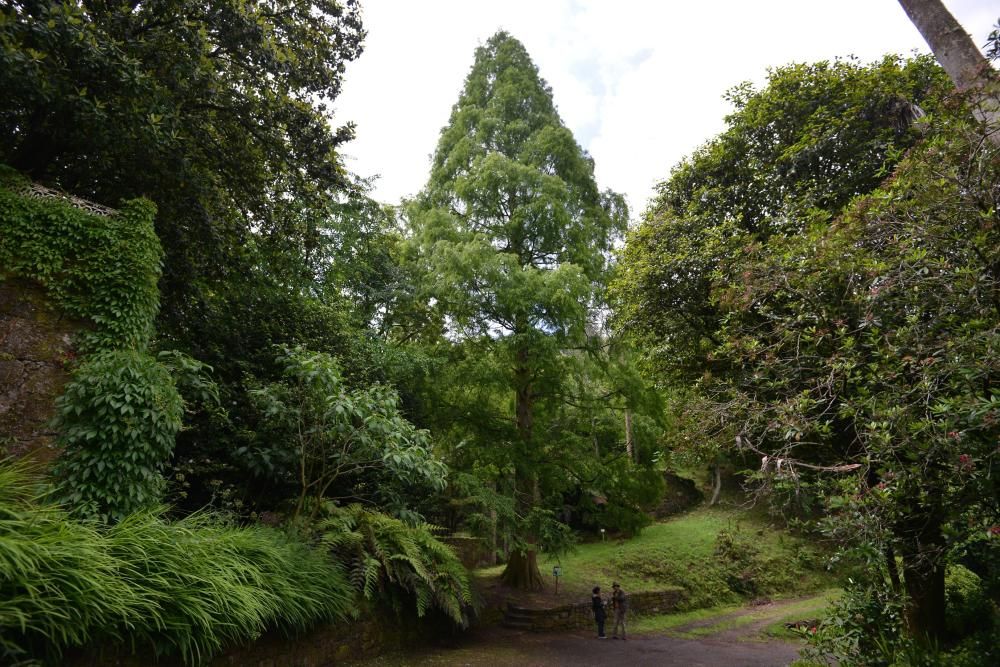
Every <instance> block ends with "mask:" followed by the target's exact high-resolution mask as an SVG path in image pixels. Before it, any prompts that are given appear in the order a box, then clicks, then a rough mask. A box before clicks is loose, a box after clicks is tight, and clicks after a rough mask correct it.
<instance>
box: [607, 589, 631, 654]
mask: <svg viewBox="0 0 1000 667" xmlns="http://www.w3.org/2000/svg"><path fill="white" fill-rule="evenodd" d="M611 608H612V609H614V611H615V625H614V628H612V630H611V638H612V639H618V638H619V637H618V626H621V628H622V636H621V639H622V640H623V641H624V640H625V639H626V637H625V614H626V613H627V612H628V597H627V596H626V595H625V591H624V590H623V589H622V587H621V586H619V585H618V582H617V581H616V582H615V583H613V584H611Z"/></svg>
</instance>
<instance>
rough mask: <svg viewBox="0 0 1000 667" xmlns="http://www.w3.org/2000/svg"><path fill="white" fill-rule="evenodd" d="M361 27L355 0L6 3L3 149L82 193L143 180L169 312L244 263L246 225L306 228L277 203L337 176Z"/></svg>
mask: <svg viewBox="0 0 1000 667" xmlns="http://www.w3.org/2000/svg"><path fill="white" fill-rule="evenodd" d="M363 35H364V32H363V30H362V28H361V24H360V17H359V10H358V7H357V5H356V3H355V2H353V1H351V0H348V1H347V2H336V1H335V0H310V1H308V2H300V1H298V0H295V1H292V0H278V2H274V3H264V4H261V3H255V2H251V3H246V2H238V1H235V0H212V1H211V2H208V3H205V2H201V1H200V0H152V1H151V2H141V3H125V4H116V3H111V4H107V3H97V4H95V3H90V2H61V3H47V2H4V3H2V4H0V90H4V91H5V92H6V97H5V102H4V105H3V111H2V112H0V161H2V162H6V163H8V164H11V165H12V166H14V167H15V168H16V169H18V170H20V171H22V172H25V173H27V174H28V175H29V176H30V177H31V178H33V179H34V180H36V181H40V182H43V183H53V182H58V183H60V184H61V185H62V187H64V188H66V189H68V190H69V191H71V192H73V193H74V194H77V195H79V196H84V197H87V198H89V199H92V200H94V201H100V202H117V201H119V200H121V199H129V198H133V197H138V196H140V195H144V196H146V197H148V198H149V199H151V200H152V201H153V202H154V203H155V204H156V205H157V207H158V209H159V216H158V217H157V231H158V232H159V234H160V237H161V239H162V241H163V245H164V248H165V250H166V253H167V257H168V262H167V264H166V271H167V280H166V281H165V283H164V293H163V296H164V306H165V309H164V310H165V312H164V313H163V316H164V320H165V321H166V322H169V323H170V324H171V325H172V330H173V332H175V333H180V332H181V331H182V328H181V325H182V324H183V323H185V322H187V323H193V322H192V320H196V319H197V315H198V310H197V308H196V307H195V306H196V304H197V303H198V301H199V299H201V298H206V297H209V296H210V294H211V289H210V287H211V281H215V280H218V279H225V278H227V277H228V274H229V272H231V271H232V272H235V273H236V274H237V275H239V272H240V270H241V269H246V268H248V263H247V262H246V261H245V260H246V259H247V255H246V253H245V252H244V250H243V248H244V246H245V244H246V242H247V240H248V237H249V236H250V235H251V226H253V228H254V229H256V230H257V231H258V232H259V233H260V234H262V235H272V234H273V235H275V236H284V237H288V238H294V239H296V240H297V241H298V242H299V243H301V244H302V245H308V244H309V243H310V242H311V241H314V240H315V239H316V238H317V237H318V235H319V232H318V231H317V230H316V229H315V227H311V226H308V225H306V226H300V225H299V224H298V221H299V219H298V218H296V217H295V216H293V215H291V213H290V212H289V211H287V210H286V208H285V202H288V201H295V202H297V203H298V204H299V205H307V204H314V205H321V204H323V203H325V202H327V201H329V198H330V197H329V196H330V194H331V191H336V190H341V189H344V188H346V187H347V178H346V176H345V172H344V170H343V168H342V166H341V165H340V161H339V157H338V155H337V150H338V149H339V147H340V146H341V144H343V143H344V142H345V141H347V140H348V139H349V138H350V137H351V134H352V130H351V128H350V126H348V127H342V128H339V129H337V128H335V127H331V125H330V122H329V118H328V115H327V110H328V105H329V104H330V102H331V101H332V100H333V99H334V98H335V97H336V96H337V95H338V94H339V92H340V88H341V83H342V80H343V74H344V63H345V62H347V61H350V60H352V59H354V58H356V57H357V56H358V55H359V54H360V52H361V47H360V42H361V39H362V38H363Z"/></svg>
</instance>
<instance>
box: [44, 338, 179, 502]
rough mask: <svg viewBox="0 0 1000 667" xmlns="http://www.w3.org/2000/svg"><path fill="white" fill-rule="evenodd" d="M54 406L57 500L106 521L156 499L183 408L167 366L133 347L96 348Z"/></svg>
mask: <svg viewBox="0 0 1000 667" xmlns="http://www.w3.org/2000/svg"><path fill="white" fill-rule="evenodd" d="M56 408H57V411H58V412H57V417H56V427H57V429H58V431H59V437H58V442H59V444H60V445H61V446H62V447H63V448H64V449H65V451H64V453H63V455H62V457H61V458H60V459H59V461H58V463H57V465H56V469H55V474H56V475H57V477H58V478H59V479H60V494H61V495H62V497H63V498H65V499H66V500H67V501H68V502H69V503H71V504H72V505H73V506H75V507H76V508H78V509H79V510H80V511H82V512H84V513H86V514H90V515H92V516H98V517H102V518H104V519H114V520H117V519H121V518H123V517H124V516H125V515H127V514H130V513H132V512H134V511H136V510H138V509H140V508H143V507H149V506H150V505H154V504H156V503H157V502H159V500H160V497H161V494H162V491H163V487H164V479H163V475H162V472H163V468H164V465H165V464H166V463H167V461H168V459H169V458H170V454H171V452H172V451H173V446H174V436H175V435H176V434H177V432H178V431H179V430H180V427H181V417H182V415H183V411H184V404H183V401H182V400H181V397H180V394H178V393H177V389H176V386H175V384H174V379H173V378H172V377H171V375H170V373H169V371H168V370H167V368H165V367H164V366H163V365H162V364H160V363H158V362H157V361H156V360H155V359H154V358H152V357H151V356H149V355H148V354H145V353H142V352H137V351H135V350H130V349H123V350H113V351H105V352H98V353H97V354H94V355H91V356H90V357H88V358H87V359H86V360H85V361H84V362H83V363H82V364H81V365H80V366H79V367H78V368H77V369H76V370H75V371H74V372H73V376H72V378H71V380H70V382H69V383H68V384H67V385H66V388H65V391H64V393H63V395H62V396H60V397H59V398H58V399H57V401H56Z"/></svg>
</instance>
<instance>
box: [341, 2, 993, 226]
mask: <svg viewBox="0 0 1000 667" xmlns="http://www.w3.org/2000/svg"><path fill="white" fill-rule="evenodd" d="M361 3H362V7H363V12H364V22H365V26H366V28H367V30H368V38H367V40H366V44H365V52H364V54H363V55H362V56H361V58H360V59H358V60H357V61H356V62H354V63H351V64H349V65H348V69H347V80H346V83H345V86H344V91H343V94H342V95H341V97H340V98H338V100H337V103H336V105H335V106H336V114H335V121H336V122H337V123H338V124H342V123H345V122H347V121H353V122H355V123H356V124H357V138H356V139H355V141H353V142H352V143H351V144H349V145H348V146H347V147H346V150H345V156H346V161H347V166H348V168H349V169H351V170H352V171H354V172H355V173H357V174H359V175H361V176H366V177H367V176H378V180H377V182H376V188H375V192H374V195H375V198H376V199H379V200H380V201H383V202H386V203H393V204H394V203H398V201H399V200H400V198H402V197H406V196H409V195H413V194H415V193H416V192H417V191H419V190H420V188H421V187H423V184H424V182H425V181H426V179H427V176H428V172H429V169H430V155H431V153H433V151H434V148H435V146H436V144H437V139H438V134H439V132H440V130H441V128H442V127H443V126H444V125H445V124H446V123H447V121H448V116H449V113H450V111H451V106H452V105H453V104H454V103H455V102H456V101H457V99H458V94H459V91H460V90H461V88H462V84H463V82H464V80H465V76H466V74H467V73H468V71H469V69H470V67H471V66H472V59H473V52H474V50H475V48H476V47H477V46H479V45H480V44H482V43H483V42H485V41H486V40H487V39H488V38H489V37H490V36H491V35H492V34H493V33H495V32H496V31H497V30H500V29H503V30H506V31H508V32H510V33H511V34H512V35H513V36H514V37H516V38H517V39H519V40H520V41H521V42H522V43H523V44H524V45H525V47H526V48H527V49H528V52H529V53H530V54H531V56H532V59H533V60H534V62H535V64H536V65H537V66H538V68H539V71H540V73H541V75H542V77H543V78H545V79H546V80H547V81H548V83H549V84H550V85H551V86H552V90H553V94H554V97H555V102H556V105H557V106H558V109H559V113H560V115H561V116H562V119H563V121H564V122H565V123H566V125H567V126H568V127H569V128H570V130H572V131H573V133H574V135H575V136H576V140H577V142H579V143H580V145H582V146H583V147H584V148H585V149H586V150H587V151H589V152H590V154H591V155H592V156H593V157H594V159H595V161H596V170H597V181H598V185H599V186H600V187H601V188H606V187H610V188H612V189H614V190H616V191H619V192H623V193H625V195H626V197H627V198H628V201H629V205H630V207H631V209H632V216H633V218H635V217H636V216H637V215H638V214H639V213H640V212H641V210H642V209H643V208H645V206H646V203H647V201H648V199H649V197H650V195H651V193H652V188H653V184H654V183H656V182H657V181H659V180H662V179H663V178H665V177H666V176H667V175H668V174H669V172H670V168H671V167H672V166H673V165H674V164H676V163H677V162H678V161H679V160H680V159H681V158H683V157H684V156H685V155H687V154H688V153H690V152H691V151H692V149H694V148H695V147H697V146H698V145H699V144H701V143H703V142H704V141H705V140H706V139H708V138H710V137H711V136H712V135H714V134H716V133H718V132H719V131H720V130H721V129H722V128H723V116H724V115H725V114H726V113H728V111H729V106H728V105H727V104H726V103H725V101H724V100H723V99H722V94H723V93H724V92H725V91H726V90H727V89H728V88H730V87H732V86H733V85H735V84H737V83H739V82H741V81H746V80H751V81H756V82H758V83H759V82H761V81H763V79H764V76H765V74H766V70H767V68H768V67H771V66H776V65H782V64H786V63H789V62H809V61H816V60H823V59H831V58H834V57H837V56H847V55H854V56H857V57H858V58H860V59H861V60H863V61H865V62H868V61H871V60H875V59H877V58H879V57H880V56H881V55H882V54H884V53H901V54H910V53H912V52H913V51H914V50H920V51H922V52H923V51H927V50H928V49H927V47H926V45H925V44H924V42H923V40H922V39H921V37H920V35H919V33H918V32H917V31H916V29H915V28H914V27H913V25H912V24H911V23H910V21H909V20H908V19H907V17H906V15H905V14H904V13H903V10H902V9H901V8H900V6H899V4H898V3H897V2H896V0H825V1H821V0H420V1H419V2H416V1H413V0H361ZM945 3H946V5H947V6H948V7H949V9H951V11H952V13H953V14H954V15H955V16H956V18H957V19H958V20H959V22H960V23H961V24H962V25H963V26H964V27H965V28H966V29H967V30H968V31H969V32H970V33H971V34H972V37H973V39H974V41H975V42H976V45H977V46H981V45H982V44H983V43H984V42H985V40H986V35H987V34H988V33H989V31H990V28H991V26H992V24H993V23H995V22H996V20H997V18H998V15H1000V6H998V4H997V2H996V0H945Z"/></svg>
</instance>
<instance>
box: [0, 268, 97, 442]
mask: <svg viewBox="0 0 1000 667" xmlns="http://www.w3.org/2000/svg"><path fill="white" fill-rule="evenodd" d="M2 278H3V277H2V275H0V458H2V457H4V456H14V457H22V456H25V455H30V456H32V457H34V458H37V459H38V460H40V461H43V462H46V461H50V460H51V459H52V458H54V456H55V453H56V450H55V449H54V447H53V445H52V441H53V438H54V436H55V434H54V432H53V431H52V429H51V421H52V417H53V416H54V414H55V401H56V398H57V397H58V396H59V395H61V394H62V392H63V387H64V386H65V384H66V382H67V380H68V379H69V373H68V372H67V370H66V363H67V362H68V361H69V360H70V359H72V358H73V357H74V356H75V351H74V349H73V345H72V342H73V334H74V333H76V332H77V331H80V330H81V328H82V327H83V324H82V323H80V322H75V321H73V320H70V319H67V318H65V317H63V316H62V315H61V313H60V312H58V311H57V310H55V309H54V308H53V307H52V306H51V305H49V303H48V301H47V299H46V298H45V292H44V291H43V290H42V288H41V287H40V286H39V285H37V284H35V283H33V282H28V281H25V280H20V279H6V280H4V279H2Z"/></svg>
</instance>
